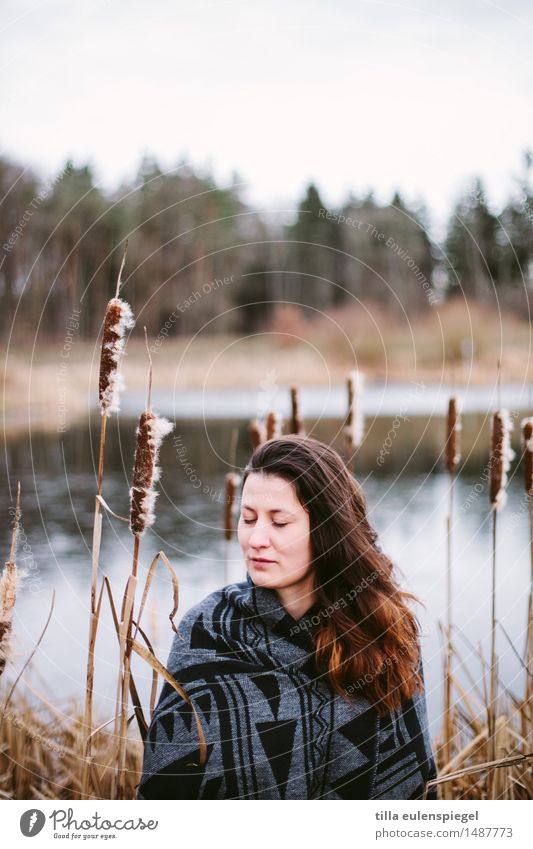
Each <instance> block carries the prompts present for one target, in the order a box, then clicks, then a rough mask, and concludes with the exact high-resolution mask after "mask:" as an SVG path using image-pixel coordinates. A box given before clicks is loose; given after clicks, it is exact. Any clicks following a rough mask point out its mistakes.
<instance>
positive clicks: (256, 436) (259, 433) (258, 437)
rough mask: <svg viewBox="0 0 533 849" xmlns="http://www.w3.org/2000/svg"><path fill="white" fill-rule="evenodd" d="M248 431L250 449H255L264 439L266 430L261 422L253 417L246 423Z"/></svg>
mask: <svg viewBox="0 0 533 849" xmlns="http://www.w3.org/2000/svg"><path fill="white" fill-rule="evenodd" d="M248 433H249V434H250V441H251V443H252V451H255V449H256V448H258V447H259V446H260V445H262V444H263V442H265V440H266V430H265V426H264V424H263V422H260V421H259V419H253V420H252V421H251V422H250V424H249V425H248Z"/></svg>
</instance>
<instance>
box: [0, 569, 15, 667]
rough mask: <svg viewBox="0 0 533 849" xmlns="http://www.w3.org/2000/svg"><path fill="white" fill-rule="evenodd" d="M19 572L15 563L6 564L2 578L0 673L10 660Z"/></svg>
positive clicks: (0, 590)
mask: <svg viewBox="0 0 533 849" xmlns="http://www.w3.org/2000/svg"><path fill="white" fill-rule="evenodd" d="M17 586H18V574H17V566H16V564H15V563H10V562H9V561H8V562H7V563H6V564H5V565H4V572H3V574H2V579H1V580H0V675H1V674H2V672H3V671H4V669H5V665H6V663H7V661H8V660H9V655H10V643H11V619H12V616H13V608H14V607H15V599H16V596H17Z"/></svg>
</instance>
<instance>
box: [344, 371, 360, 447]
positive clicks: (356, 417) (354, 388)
mask: <svg viewBox="0 0 533 849" xmlns="http://www.w3.org/2000/svg"><path fill="white" fill-rule="evenodd" d="M363 384H364V375H363V374H362V372H360V371H351V372H350V373H349V375H348V377H347V380H346V385H347V389H348V413H347V416H346V424H345V426H344V437H345V439H346V443H347V445H348V448H349V449H350V450H353V449H355V448H359V446H360V445H361V442H362V441H363V435H364V425H363V421H364V420H363V413H362V409H361V392H362V389H363Z"/></svg>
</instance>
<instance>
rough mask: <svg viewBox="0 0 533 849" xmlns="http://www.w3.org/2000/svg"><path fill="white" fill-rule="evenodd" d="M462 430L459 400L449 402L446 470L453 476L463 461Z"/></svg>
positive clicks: (454, 399)
mask: <svg viewBox="0 0 533 849" xmlns="http://www.w3.org/2000/svg"><path fill="white" fill-rule="evenodd" d="M461 430H462V424H461V415H460V413H459V405H458V402H457V398H454V397H452V398H450V400H449V401H448V419H447V423H446V449H445V454H446V468H447V469H448V471H449V472H450V474H453V473H454V472H455V471H456V470H457V466H458V465H459V461H460V459H461V442H460V436H459V434H460V432H461Z"/></svg>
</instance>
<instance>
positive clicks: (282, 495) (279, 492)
mask: <svg viewBox="0 0 533 849" xmlns="http://www.w3.org/2000/svg"><path fill="white" fill-rule="evenodd" d="M242 504H243V506H248V507H252V508H254V509H255V508H256V507H261V508H262V509H265V510H276V509H284V508H289V509H291V510H295V509H298V508H300V509H302V508H301V504H300V503H299V501H298V498H297V496H296V491H295V489H294V486H293V484H292V483H291V482H290V481H286V480H284V479H283V478H281V477H279V475H265V474H258V473H257V472H255V473H253V472H252V473H251V474H249V475H248V477H247V478H246V481H245V483H244V487H243V493H242Z"/></svg>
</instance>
